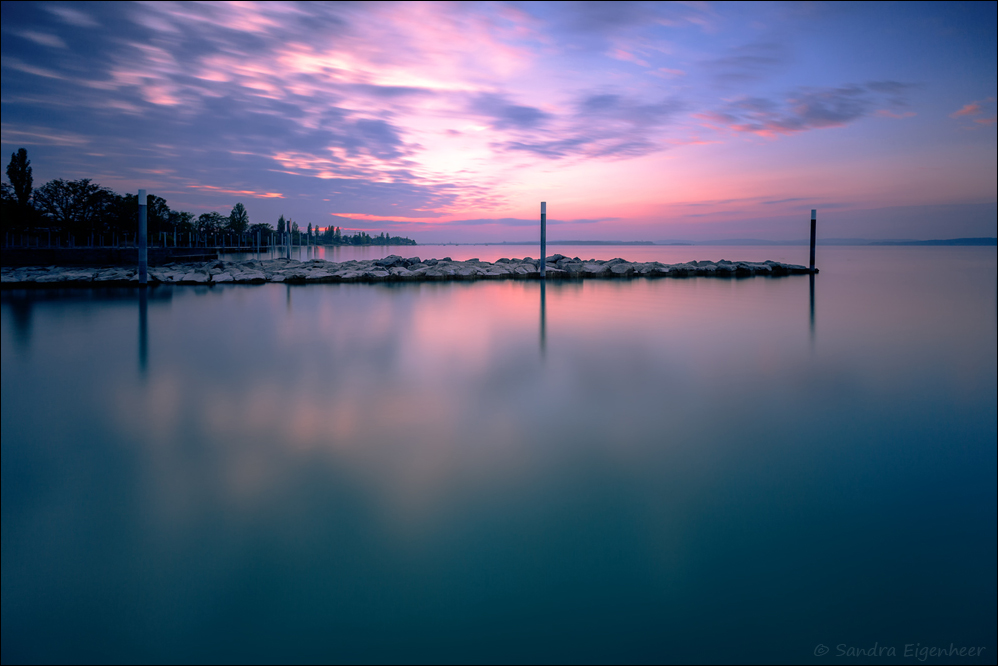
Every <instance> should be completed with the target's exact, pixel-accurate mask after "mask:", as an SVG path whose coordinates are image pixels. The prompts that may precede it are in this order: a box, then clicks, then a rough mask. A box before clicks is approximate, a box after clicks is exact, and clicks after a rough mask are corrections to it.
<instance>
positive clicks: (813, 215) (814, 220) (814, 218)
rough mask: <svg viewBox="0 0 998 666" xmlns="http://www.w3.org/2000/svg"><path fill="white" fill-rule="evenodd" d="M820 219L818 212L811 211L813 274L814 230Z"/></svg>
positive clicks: (812, 268)
mask: <svg viewBox="0 0 998 666" xmlns="http://www.w3.org/2000/svg"><path fill="white" fill-rule="evenodd" d="M817 219H818V211H817V210H815V209H814V208H812V209H811V272H812V273H814V230H815V226H816V223H817Z"/></svg>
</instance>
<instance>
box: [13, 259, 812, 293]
mask: <svg viewBox="0 0 998 666" xmlns="http://www.w3.org/2000/svg"><path fill="white" fill-rule="evenodd" d="M539 266H540V262H539V260H537V259H532V258H530V257H525V258H523V259H498V260H496V261H495V262H488V261H480V260H478V259H468V260H466V261H454V260H452V259H451V258H450V257H444V258H443V259H420V258H419V257H411V258H408V259H405V258H402V257H399V256H396V255H392V256H389V257H385V258H384V259H372V260H367V261H343V262H332V261H324V260H321V259H315V260H312V261H293V260H288V259H263V260H249V261H223V260H215V261H209V262H204V263H183V264H180V263H177V264H167V265H165V266H155V267H150V268H149V283H150V284H202V285H210V284H225V283H237V284H258V283H264V282H286V283H293V284H307V283H313V282H406V281H414V282H415V281H430V280H441V281H443V280H501V279H537V278H539V277H540V268H539ZM545 272H546V274H547V279H549V280H562V279H584V278H607V279H609V278H618V279H619V278H639V277H647V278H660V277H725V278H733V277H751V276H755V275H763V276H781V275H800V274H807V273H810V272H811V271H810V270H809V269H808V268H807V267H805V266H798V265H796V264H785V263H781V262H778V261H760V262H755V261H717V262H714V261H691V262H688V263H683V264H663V263H660V262H657V261H650V262H633V261H625V260H624V259H610V260H606V261H604V260H599V259H579V258H578V257H566V256H564V255H561V254H555V255H552V256H550V257H548V258H547V262H546V269H545ZM814 272H815V273H817V272H818V271H817V269H816V270H815V271H814ZM0 283H2V284H3V286H4V287H13V286H30V285H36V286H42V285H55V286H111V285H129V284H131V285H134V284H137V283H138V274H137V270H136V269H135V268H124V267H121V266H113V267H105V268H100V267H94V268H91V267H86V268H83V267H59V266H47V267H4V268H3V269H2V272H0Z"/></svg>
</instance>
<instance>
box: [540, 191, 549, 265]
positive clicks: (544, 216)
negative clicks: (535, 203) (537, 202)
mask: <svg viewBox="0 0 998 666" xmlns="http://www.w3.org/2000/svg"><path fill="white" fill-rule="evenodd" d="M547 251H548V204H547V202H546V201H542V202H541V279H545V277H546V272H547V271H546V270H545V269H546V268H547V263H548V262H547Z"/></svg>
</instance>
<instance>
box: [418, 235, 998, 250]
mask: <svg viewBox="0 0 998 666" xmlns="http://www.w3.org/2000/svg"><path fill="white" fill-rule="evenodd" d="M537 244H538V241H536V240H524V241H480V242H477V243H446V242H440V243H420V245H454V246H474V245H537ZM548 245H551V246H554V245H593V246H595V245H623V246H634V245H642V246H651V247H670V246H681V247H686V246H694V245H700V246H711V245H727V246H756V245H761V246H774V247H779V246H800V245H810V241H809V240H808V239H806V238H802V239H799V240H765V239H761V238H732V239H728V240H695V241H691V240H658V241H648V240H645V241H619V240H552V241H548ZM817 245H825V246H835V245H848V246H893V245H915V246H918V245H922V246H947V247H964V246H965V247H991V246H998V238H996V237H993V236H985V237H981V238H939V239H933V240H912V239H905V238H899V239H886V240H876V239H867V238H823V239H822V238H819V239H818V240H817Z"/></svg>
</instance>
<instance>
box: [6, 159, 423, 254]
mask: <svg viewBox="0 0 998 666" xmlns="http://www.w3.org/2000/svg"><path fill="white" fill-rule="evenodd" d="M7 178H8V180H9V183H2V190H3V191H2V211H0V215H2V225H3V230H4V231H5V232H15V233H24V232H27V233H31V232H38V231H41V230H48V231H54V232H56V233H68V234H73V235H75V236H77V237H83V236H86V235H90V236H91V237H94V236H98V235H102V234H115V233H117V234H134V233H135V231H136V229H138V220H139V202H138V196H137V195H135V194H124V195H121V194H118V193H116V192H114V191H113V190H111V189H109V188H107V187H101V186H100V185H98V184H97V183H94V182H93V181H91V180H90V179H89V178H84V179H82V180H68V181H67V180H63V179H61V178H57V179H55V180H50V181H49V182H47V183H45V184H44V185H42V186H41V187H39V188H34V179H33V177H32V169H31V160H29V159H28V151H27V150H25V149H24V148H21V149H20V150H18V151H17V152H16V153H12V154H11V156H10V163H9V164H8V165H7ZM146 205H147V206H148V208H147V210H146V220H147V225H148V227H147V228H148V234H149V237H150V238H155V237H156V236H158V235H159V234H160V233H168V234H172V233H180V234H186V233H196V234H201V235H210V234H219V233H235V234H242V233H247V232H248V233H250V234H253V235H254V236H255V235H256V233H257V232H260V234H261V236H262V237H263V238H265V239H269V238H270V236H271V234H274V233H275V232H276V233H277V234H278V235H280V234H284V233H286V232H287V233H290V234H291V235H292V237H293V238H294V240H295V241H297V242H301V240H302V236H303V235H304V236H306V237H307V238H308V239H310V240H311V242H313V243H315V244H324V245H415V244H416V242H415V241H413V240H411V239H409V238H404V237H400V236H389V235H386V234H384V233H382V234H380V235H378V236H373V237H372V236H370V235H368V234H367V233H365V232H363V231H361V232H358V233H356V234H353V235H347V234H344V233H343V232H342V229H341V228H339V227H335V226H331V227H327V228H325V229H324V230H322V232H321V233H320V230H319V228H318V227H313V226H312V224H311V223H309V224H308V225H307V227H306V228H304V229H303V228H301V227H300V226H299V225H298V223H297V222H294V221H293V220H290V219H285V218H284V216H283V215H281V217H280V219H278V221H277V228H276V229H275V228H274V226H273V225H270V224H267V223H256V224H250V220H249V214H248V213H247V212H246V207H245V206H244V205H243V204H242V203H237V204H236V205H235V206H233V207H232V210H231V211H230V213H229V215H228V216H225V215H222V214H221V213H218V212H214V211H212V212H208V213H201V214H200V215H198V216H196V217H195V215H194V213H189V212H187V211H178V210H172V209H171V208H170V206H169V205H168V204H167V203H166V200H165V199H163V198H162V197H158V196H156V195H154V194H149V195H147V201H146Z"/></svg>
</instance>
